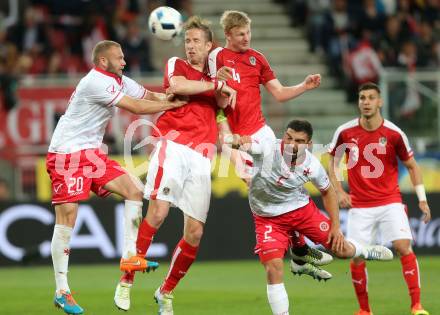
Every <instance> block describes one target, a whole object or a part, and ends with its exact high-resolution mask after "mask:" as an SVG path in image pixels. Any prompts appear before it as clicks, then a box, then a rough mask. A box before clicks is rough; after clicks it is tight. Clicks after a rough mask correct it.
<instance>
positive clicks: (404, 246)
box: [393, 240, 412, 256]
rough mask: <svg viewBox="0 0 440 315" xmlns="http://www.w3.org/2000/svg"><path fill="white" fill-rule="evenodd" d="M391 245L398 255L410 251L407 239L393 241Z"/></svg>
mask: <svg viewBox="0 0 440 315" xmlns="http://www.w3.org/2000/svg"><path fill="white" fill-rule="evenodd" d="M393 247H394V249H395V250H396V253H397V255H399V256H406V255H409V254H411V253H412V248H411V242H410V241H409V240H397V241H394V242H393Z"/></svg>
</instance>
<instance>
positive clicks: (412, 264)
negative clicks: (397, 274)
mask: <svg viewBox="0 0 440 315" xmlns="http://www.w3.org/2000/svg"><path fill="white" fill-rule="evenodd" d="M400 262H401V263H402V272H403V277H404V278H405V281H406V285H407V286H408V291H409V295H410V296H411V306H414V305H415V304H417V303H420V278H419V264H418V263H417V257H416V254H414V253H411V254H408V255H406V256H402V257H400Z"/></svg>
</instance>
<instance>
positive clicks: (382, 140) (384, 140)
mask: <svg viewBox="0 0 440 315" xmlns="http://www.w3.org/2000/svg"><path fill="white" fill-rule="evenodd" d="M379 145H380V146H382V147H384V146H386V145H387V138H386V137H380V138H379Z"/></svg>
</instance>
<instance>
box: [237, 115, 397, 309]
mask: <svg viewBox="0 0 440 315" xmlns="http://www.w3.org/2000/svg"><path fill="white" fill-rule="evenodd" d="M312 135H313V129H312V126H311V124H310V123H309V122H308V121H304V120H293V121H291V122H290V123H289V124H288V126H287V129H286V132H285V133H284V136H283V138H282V139H280V140H274V141H271V142H269V141H267V142H264V143H259V142H257V141H255V140H253V139H252V137H250V136H244V137H241V138H240V139H239V143H240V144H241V149H243V150H247V152H249V153H250V154H251V155H252V157H253V160H254V167H255V168H256V175H255V176H254V177H253V179H252V181H251V185H250V188H249V204H250V207H251V210H252V212H253V215H254V222H255V233H256V240H257V244H256V246H255V253H256V254H258V255H259V257H260V260H261V263H262V264H263V265H264V269H265V270H266V275H267V298H268V301H269V304H270V307H271V309H272V312H273V314H276V315H279V314H283V315H288V314H289V299H288V296H287V292H286V289H285V287H284V283H283V269H284V268H283V257H284V255H285V253H286V251H287V250H288V248H289V246H290V239H291V237H292V234H293V233H301V234H303V235H305V236H307V237H308V238H309V239H310V240H312V241H313V242H315V243H316V244H322V245H323V246H325V247H326V248H327V249H329V250H331V251H332V252H333V253H334V254H335V255H336V256H337V257H340V258H351V257H362V258H363V259H367V260H383V261H385V260H391V259H392V258H393V254H392V252H391V251H390V250H389V249H387V248H386V247H383V246H378V245H375V246H362V245H360V244H359V243H357V242H355V241H353V240H346V239H345V238H344V236H343V235H342V233H341V231H340V228H339V208H338V203H337V197H336V193H335V190H334V188H333V186H332V184H331V183H330V179H329V178H328V176H327V173H326V171H325V170H324V168H323V166H322V165H321V163H320V162H319V160H318V159H317V158H316V157H315V156H313V154H312V153H310V152H309V151H308V150H307V147H308V146H310V145H311V144H312ZM307 182H312V183H313V185H314V186H315V187H316V188H318V189H319V190H320V192H321V195H322V200H323V204H324V208H325V210H326V211H327V213H328V214H329V217H330V219H329V218H327V217H326V216H324V215H323V214H322V213H321V212H320V211H319V209H318V208H317V207H316V205H315V203H314V202H313V201H312V200H311V199H310V196H309V195H308V193H307V191H306V190H305V188H304V184H306V183H307Z"/></svg>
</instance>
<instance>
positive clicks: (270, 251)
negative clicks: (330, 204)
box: [254, 199, 330, 263]
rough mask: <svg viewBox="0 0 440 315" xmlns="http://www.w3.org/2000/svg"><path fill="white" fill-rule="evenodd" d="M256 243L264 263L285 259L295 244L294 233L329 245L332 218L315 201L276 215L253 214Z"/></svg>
mask: <svg viewBox="0 0 440 315" xmlns="http://www.w3.org/2000/svg"><path fill="white" fill-rule="evenodd" d="M254 222H255V233H256V239H257V244H256V245H255V254H257V255H259V256H260V261H261V262H263V263H264V262H266V261H269V260H271V259H274V258H283V257H284V255H285V254H286V251H287V250H288V249H289V247H290V246H291V243H292V240H291V238H292V236H293V233H294V232H298V233H301V234H303V235H304V236H306V237H308V238H309V239H310V240H311V241H312V242H314V243H315V244H322V245H323V246H325V247H326V248H329V246H330V244H327V239H328V234H329V231H330V220H329V219H328V218H327V217H326V216H325V215H324V214H322V213H321V212H320V211H319V209H318V207H316V205H315V203H314V202H313V201H312V200H311V199H310V202H309V203H308V204H307V205H305V206H304V207H302V208H299V209H296V210H294V211H290V212H287V213H284V214H282V215H279V216H276V217H261V216H257V215H254Z"/></svg>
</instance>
